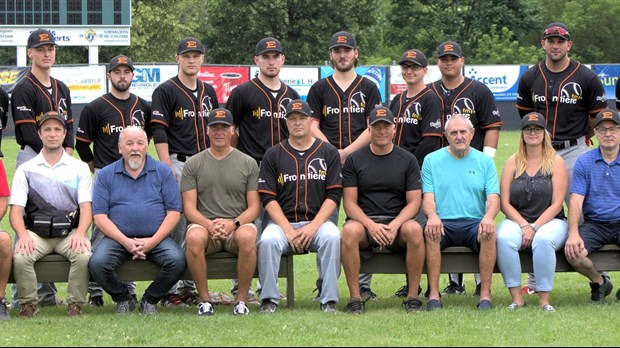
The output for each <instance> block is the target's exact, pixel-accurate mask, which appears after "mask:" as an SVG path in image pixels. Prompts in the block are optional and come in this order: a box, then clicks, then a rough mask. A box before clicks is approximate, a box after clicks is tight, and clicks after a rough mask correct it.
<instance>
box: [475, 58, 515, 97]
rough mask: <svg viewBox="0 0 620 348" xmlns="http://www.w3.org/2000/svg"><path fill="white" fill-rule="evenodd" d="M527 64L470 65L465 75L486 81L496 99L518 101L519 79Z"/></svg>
mask: <svg viewBox="0 0 620 348" xmlns="http://www.w3.org/2000/svg"><path fill="white" fill-rule="evenodd" d="M525 70H527V65H468V66H465V67H464V75H465V76H466V77H469V78H471V79H474V80H477V81H480V82H482V83H484V84H485V85H486V86H487V87H489V89H490V90H491V92H493V96H495V100H496V101H516V100H517V90H518V87H519V79H520V77H521V75H522V74H523V73H524V72H525Z"/></svg>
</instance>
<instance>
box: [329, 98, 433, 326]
mask: <svg viewBox="0 0 620 348" xmlns="http://www.w3.org/2000/svg"><path fill="white" fill-rule="evenodd" d="M368 132H369V133H370V145H368V146H365V147H363V148H361V149H359V150H357V151H355V152H353V153H352V154H351V155H349V156H348V157H347V159H346V161H345V164H344V167H343V168H342V186H343V202H344V211H345V212H346V214H347V222H346V223H345V225H344V226H343V228H342V242H341V250H340V254H341V258H342V265H343V267H344V273H345V275H346V277H347V284H348V285H349V294H350V297H351V299H350V301H349V304H348V305H347V312H349V313H353V314H361V313H363V312H364V302H363V301H362V300H361V294H360V290H359V279H358V274H359V271H360V249H371V250H370V252H372V249H373V248H375V247H379V248H381V249H388V250H393V251H396V252H399V251H400V250H401V249H406V250H407V251H406V252H407V255H406V263H407V275H408V276H407V282H408V285H409V286H408V289H409V290H408V293H407V299H406V300H405V301H404V304H405V309H406V310H407V312H414V311H420V310H422V302H421V301H420V300H419V298H418V296H419V293H418V287H419V285H420V278H421V277H422V269H423V267H424V252H425V250H424V235H423V233H422V227H421V226H420V224H419V223H418V222H417V221H415V220H414V219H415V217H416V215H417V214H418V212H419V211H420V206H421V204H422V183H421V179H420V167H419V165H418V160H417V159H416V157H415V156H414V155H413V154H412V153H411V152H409V151H407V150H405V149H403V148H401V147H399V146H396V145H394V143H393V142H392V140H393V137H394V117H393V115H392V112H391V111H390V110H389V109H388V108H386V107H383V106H378V107H376V108H375V109H374V110H373V111H372V112H371V113H370V123H369V127H368Z"/></svg>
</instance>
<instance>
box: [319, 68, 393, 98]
mask: <svg viewBox="0 0 620 348" xmlns="http://www.w3.org/2000/svg"><path fill="white" fill-rule="evenodd" d="M355 72H356V73H358V74H359V75H362V76H364V77H365V78H367V79H369V80H370V81H372V82H374V83H375V84H376V85H377V87H379V92H380V93H381V102H382V103H383V104H385V103H386V90H387V87H386V86H387V82H386V81H387V78H386V76H385V75H386V72H387V69H386V68H385V67H384V66H358V67H357V68H355ZM333 74H334V68H332V67H331V66H322V67H321V78H325V77H327V76H330V75H333Z"/></svg>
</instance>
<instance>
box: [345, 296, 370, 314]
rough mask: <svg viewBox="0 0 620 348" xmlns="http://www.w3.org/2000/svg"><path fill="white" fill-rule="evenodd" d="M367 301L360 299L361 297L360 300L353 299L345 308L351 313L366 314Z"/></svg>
mask: <svg viewBox="0 0 620 348" xmlns="http://www.w3.org/2000/svg"><path fill="white" fill-rule="evenodd" d="M365 302H366V301H362V300H359V299H358V300H351V301H349V303H348V304H347V307H346V308H345V310H346V311H347V313H349V314H364V312H365V311H366V309H365V308H364V303H365Z"/></svg>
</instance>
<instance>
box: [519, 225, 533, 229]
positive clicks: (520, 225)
mask: <svg viewBox="0 0 620 348" xmlns="http://www.w3.org/2000/svg"><path fill="white" fill-rule="evenodd" d="M526 226H530V227H532V225H530V224H523V225H519V227H521V228H523V227H526Z"/></svg>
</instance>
